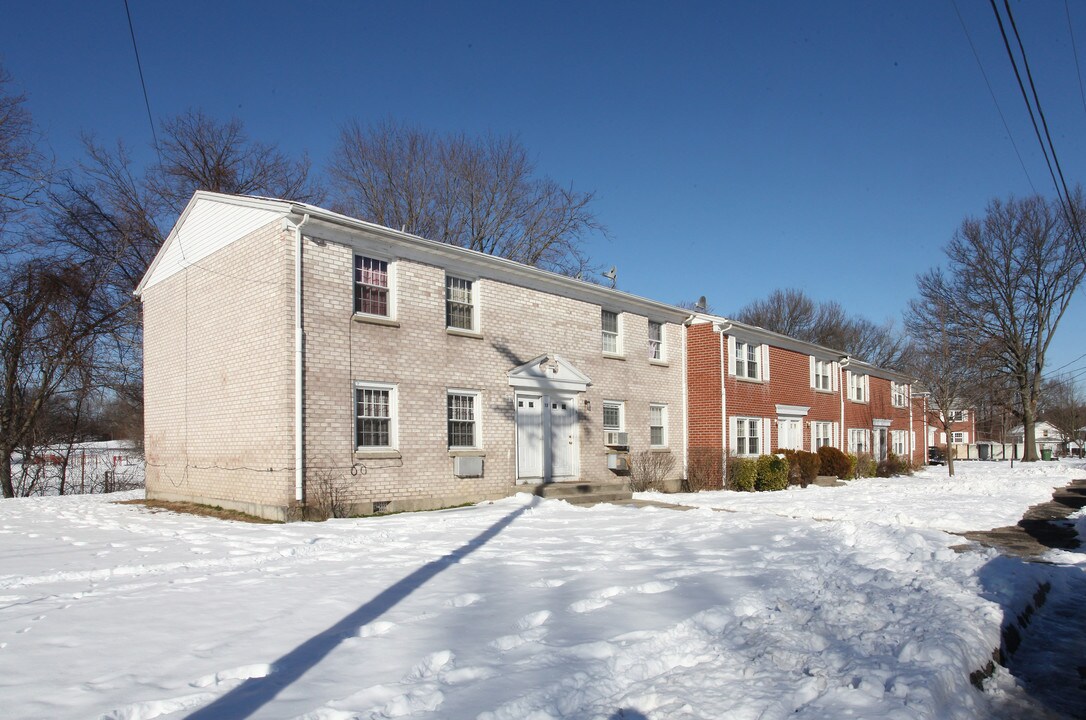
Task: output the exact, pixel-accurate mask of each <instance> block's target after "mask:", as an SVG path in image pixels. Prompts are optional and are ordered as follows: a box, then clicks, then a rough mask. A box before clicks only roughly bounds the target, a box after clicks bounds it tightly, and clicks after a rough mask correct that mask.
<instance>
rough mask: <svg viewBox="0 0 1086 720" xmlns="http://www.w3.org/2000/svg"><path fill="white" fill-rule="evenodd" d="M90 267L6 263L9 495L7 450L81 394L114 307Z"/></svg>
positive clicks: (3, 325)
mask: <svg viewBox="0 0 1086 720" xmlns="http://www.w3.org/2000/svg"><path fill="white" fill-rule="evenodd" d="M97 280H98V278H96V277H95V276H94V275H93V269H92V268H89V267H88V266H85V265H81V264H74V263H71V262H67V261H59V260H50V259H49V258H44V257H40V258H35V259H34V260H31V261H27V262H24V263H22V264H20V265H17V266H15V267H13V268H11V269H10V271H9V272H8V273H6V274H5V276H4V277H3V278H2V282H3V285H2V286H0V488H2V489H3V493H4V497H9V498H10V497H14V493H15V489H14V487H13V484H12V456H13V455H14V453H15V451H16V450H17V449H18V448H20V447H24V446H26V445H27V440H28V438H30V437H31V436H32V435H33V434H34V433H35V432H36V431H37V430H39V429H40V423H41V420H42V418H43V413H44V410H45V409H46V408H47V407H48V406H49V405H50V404H51V403H55V402H56V401H57V399H58V397H59V396H60V395H62V394H63V393H64V392H66V391H68V390H71V391H74V392H82V391H83V388H84V387H85V374H84V373H85V371H86V368H87V366H88V364H89V363H90V359H91V358H92V355H93V351H94V346H95V343H96V341H97V339H98V338H99V337H100V336H101V335H102V334H104V333H108V332H110V331H111V330H112V324H113V322H114V321H115V319H116V317H117V309H116V308H115V307H114V306H113V304H112V303H110V302H106V301H104V299H103V297H102V295H101V294H100V293H99V292H98V290H99V285H98V283H97Z"/></svg>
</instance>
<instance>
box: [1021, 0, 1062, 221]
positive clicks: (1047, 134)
mask: <svg viewBox="0 0 1086 720" xmlns="http://www.w3.org/2000/svg"><path fill="white" fill-rule="evenodd" d="M1003 7H1004V8H1006V10H1007V18H1008V19H1009V20H1010V21H1011V29H1012V30H1013V31H1014V38H1015V40H1017V41H1018V51H1019V52H1020V53H1021V55H1022V66H1023V67H1025V69H1026V78H1027V79H1028V80H1029V88H1030V91H1031V92H1032V93H1033V103H1034V104H1035V105H1036V106H1037V115H1038V116H1039V117H1040V118H1041V127H1043V128H1044V130H1045V139H1047V140H1048V148H1049V150H1051V151H1052V162H1053V164H1054V165H1055V166H1056V173H1057V174H1058V175H1059V176H1060V185H1062V186H1063V197H1064V200H1065V201H1066V203H1067V209H1068V211H1069V212H1070V214H1071V218H1070V219H1071V220H1073V221H1074V224H1073V225H1072V227H1073V228H1076V227H1078V217H1077V216H1076V213H1075V207H1074V205H1072V204H1071V192H1070V190H1068V189H1067V180H1066V179H1064V176H1063V168H1061V167H1060V158H1059V156H1058V155H1057V154H1056V145H1055V144H1054V143H1053V142H1052V134H1051V133H1050V132H1049V130H1048V120H1046V119H1045V111H1044V108H1043V107H1041V98H1040V96H1039V95H1038V94H1037V86H1036V85H1035V84H1034V82H1033V72H1032V71H1031V70H1030V68H1029V58H1028V57H1027V56H1026V46H1025V45H1024V44H1023V43H1022V36H1021V35H1019V34H1018V23H1016V22H1015V21H1014V13H1012V12H1011V3H1010V0H1003ZM1056 194H1057V195H1058V194H1059V188H1056Z"/></svg>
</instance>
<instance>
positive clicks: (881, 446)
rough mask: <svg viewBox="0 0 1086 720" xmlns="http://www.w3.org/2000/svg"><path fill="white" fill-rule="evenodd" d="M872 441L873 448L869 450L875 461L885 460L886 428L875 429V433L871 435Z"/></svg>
mask: <svg viewBox="0 0 1086 720" xmlns="http://www.w3.org/2000/svg"><path fill="white" fill-rule="evenodd" d="M871 435H872V438H871V439H872V441H873V442H874V447H873V448H871V454H872V455H873V456H874V457H875V459H876V460H885V459H886V428H875V432H873V433H872V434H871Z"/></svg>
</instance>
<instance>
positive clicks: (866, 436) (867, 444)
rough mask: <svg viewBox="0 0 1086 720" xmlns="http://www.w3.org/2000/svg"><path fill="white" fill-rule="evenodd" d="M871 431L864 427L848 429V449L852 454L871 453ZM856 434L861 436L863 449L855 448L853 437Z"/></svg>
mask: <svg viewBox="0 0 1086 720" xmlns="http://www.w3.org/2000/svg"><path fill="white" fill-rule="evenodd" d="M870 433H871V431H870V430H867V429H865V428H849V429H848V451H849V452H850V453H854V454H860V453H863V454H865V455H870V454H871V450H872V448H871V435H870ZM857 436H859V437H861V438H863V440H862V442H863V450H859V449H857V448H856V442H855V440H854V438H856V437H857Z"/></svg>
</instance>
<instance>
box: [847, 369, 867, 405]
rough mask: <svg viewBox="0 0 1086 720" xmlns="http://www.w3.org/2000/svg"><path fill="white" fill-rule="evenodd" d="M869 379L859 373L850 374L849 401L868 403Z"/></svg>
mask: <svg viewBox="0 0 1086 720" xmlns="http://www.w3.org/2000/svg"><path fill="white" fill-rule="evenodd" d="M867 393H868V377H867V375H861V374H859V373H854V372H850V373H849V374H848V399H849V400H852V401H854V402H867Z"/></svg>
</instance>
